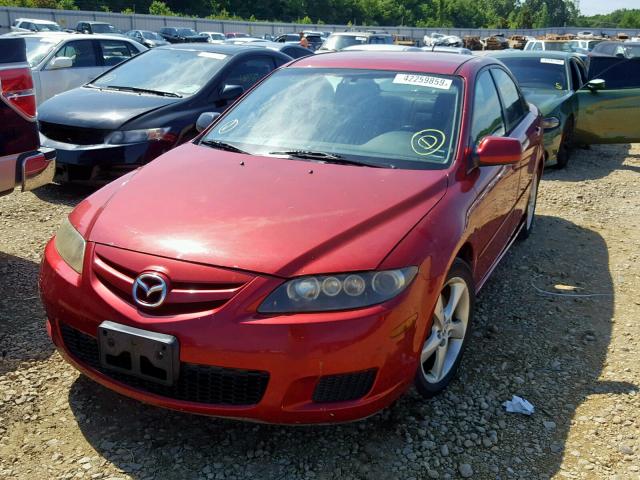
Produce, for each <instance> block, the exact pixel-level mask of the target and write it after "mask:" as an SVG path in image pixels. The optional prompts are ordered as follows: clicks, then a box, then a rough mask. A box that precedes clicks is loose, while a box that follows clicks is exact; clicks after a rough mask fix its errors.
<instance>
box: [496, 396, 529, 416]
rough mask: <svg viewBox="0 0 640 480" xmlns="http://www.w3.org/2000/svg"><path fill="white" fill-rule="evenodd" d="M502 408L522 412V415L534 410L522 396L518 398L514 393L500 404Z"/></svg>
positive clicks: (511, 411) (510, 411)
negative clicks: (509, 398)
mask: <svg viewBox="0 0 640 480" xmlns="http://www.w3.org/2000/svg"><path fill="white" fill-rule="evenodd" d="M502 405H503V406H504V408H505V409H506V410H507V412H509V413H522V414H524V415H532V414H533V411H534V410H535V408H534V406H533V405H531V403H529V402H528V401H527V400H525V399H524V398H520V397H518V396H517V395H514V396H513V397H512V398H511V400H507V401H506V402H504V403H503V404H502Z"/></svg>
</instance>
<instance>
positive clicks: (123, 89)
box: [94, 85, 182, 98]
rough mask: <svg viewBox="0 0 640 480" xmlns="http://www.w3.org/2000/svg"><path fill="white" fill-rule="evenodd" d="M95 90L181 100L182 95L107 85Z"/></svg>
mask: <svg viewBox="0 0 640 480" xmlns="http://www.w3.org/2000/svg"><path fill="white" fill-rule="evenodd" d="M94 86H95V85H94ZM97 88H104V89H105V90H118V91H121V92H136V93H149V94H151V95H160V96H162V97H173V98H182V95H178V94H177V93H173V92H162V91H160V90H151V89H149V88H138V87H122V86H119V85H107V86H106V87H97Z"/></svg>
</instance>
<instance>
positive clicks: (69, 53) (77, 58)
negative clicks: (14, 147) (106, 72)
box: [55, 40, 98, 68]
mask: <svg viewBox="0 0 640 480" xmlns="http://www.w3.org/2000/svg"><path fill="white" fill-rule="evenodd" d="M55 57H69V58H71V62H72V63H71V68H83V67H95V66H97V65H98V60H97V58H96V52H95V49H94V48H93V41H92V40H75V41H73V42H69V43H67V44H66V45H64V46H63V47H62V48H60V50H58V51H57V52H56V54H55Z"/></svg>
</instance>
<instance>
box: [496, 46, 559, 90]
mask: <svg viewBox="0 0 640 480" xmlns="http://www.w3.org/2000/svg"><path fill="white" fill-rule="evenodd" d="M500 61H501V62H502V63H504V64H505V65H506V66H507V67H508V68H509V70H511V73H513V76H514V77H516V80H518V83H519V84H520V86H521V87H523V88H541V89H548V90H567V89H568V88H569V86H568V80H567V71H566V68H565V64H564V60H562V59H558V58H545V57H542V58H540V57H537V56H536V57H519V56H516V55H515V54H514V56H508V57H500Z"/></svg>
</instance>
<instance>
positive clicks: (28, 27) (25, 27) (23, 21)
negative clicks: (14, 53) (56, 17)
mask: <svg viewBox="0 0 640 480" xmlns="http://www.w3.org/2000/svg"><path fill="white" fill-rule="evenodd" d="M11 31H12V32H62V28H61V27H60V25H58V24H57V23H56V22H52V21H50V20H40V19H38V18H16V19H15V20H14V21H13V23H12V24H11Z"/></svg>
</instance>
